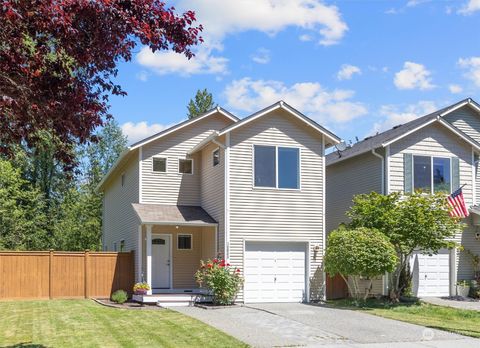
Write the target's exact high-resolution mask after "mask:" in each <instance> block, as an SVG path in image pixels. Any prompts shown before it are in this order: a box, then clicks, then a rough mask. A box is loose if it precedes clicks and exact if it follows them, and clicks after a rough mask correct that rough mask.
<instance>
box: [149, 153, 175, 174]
mask: <svg viewBox="0 0 480 348" xmlns="http://www.w3.org/2000/svg"><path fill="white" fill-rule="evenodd" d="M156 158H157V159H164V160H165V171H164V172H159V171H156V170H153V161H154V160H155V159H156ZM179 163H180V162H179ZM152 172H153V173H158V174H166V173H168V157H166V156H153V157H152Z"/></svg>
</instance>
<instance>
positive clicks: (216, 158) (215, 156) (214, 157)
mask: <svg viewBox="0 0 480 348" xmlns="http://www.w3.org/2000/svg"><path fill="white" fill-rule="evenodd" d="M212 161H213V166H214V167H215V166H216V165H218V164H220V149H215V150H213V152H212Z"/></svg>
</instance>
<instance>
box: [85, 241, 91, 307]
mask: <svg viewBox="0 0 480 348" xmlns="http://www.w3.org/2000/svg"><path fill="white" fill-rule="evenodd" d="M89 255H90V250H88V249H86V250H85V271H84V274H85V282H84V284H85V298H88V297H89V296H88V265H89V264H88V258H89Z"/></svg>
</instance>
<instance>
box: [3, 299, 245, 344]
mask: <svg viewBox="0 0 480 348" xmlns="http://www.w3.org/2000/svg"><path fill="white" fill-rule="evenodd" d="M0 313H1V320H0V347H5V346H17V347H22V346H28V347H202V348H203V347H245V346H246V345H245V344H243V343H242V342H240V341H237V340H236V339H234V338H232V337H230V336H228V335H226V334H224V333H222V332H220V331H218V330H216V329H214V328H212V327H210V326H208V325H205V324H203V323H201V322H200V321H198V320H195V319H192V318H189V317H186V316H184V315H182V314H179V313H177V312H174V311H170V310H126V309H116V308H109V307H104V306H102V305H99V304H97V303H95V302H93V301H90V300H52V301H16V302H13V301H12V302H0Z"/></svg>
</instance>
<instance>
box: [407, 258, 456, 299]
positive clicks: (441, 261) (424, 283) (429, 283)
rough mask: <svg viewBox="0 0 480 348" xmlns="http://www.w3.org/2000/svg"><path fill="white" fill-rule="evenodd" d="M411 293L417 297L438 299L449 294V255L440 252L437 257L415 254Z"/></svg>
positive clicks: (412, 265)
mask: <svg viewBox="0 0 480 348" xmlns="http://www.w3.org/2000/svg"><path fill="white" fill-rule="evenodd" d="M411 267H412V268H411V269H412V275H413V279H412V280H413V281H412V283H413V284H412V285H413V293H414V294H415V295H416V296H418V297H440V296H449V294H450V253H449V251H448V250H443V249H442V250H440V251H439V253H438V254H437V255H432V256H429V255H425V254H420V253H416V254H414V255H413V259H412V264H411Z"/></svg>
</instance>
